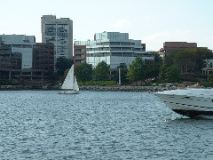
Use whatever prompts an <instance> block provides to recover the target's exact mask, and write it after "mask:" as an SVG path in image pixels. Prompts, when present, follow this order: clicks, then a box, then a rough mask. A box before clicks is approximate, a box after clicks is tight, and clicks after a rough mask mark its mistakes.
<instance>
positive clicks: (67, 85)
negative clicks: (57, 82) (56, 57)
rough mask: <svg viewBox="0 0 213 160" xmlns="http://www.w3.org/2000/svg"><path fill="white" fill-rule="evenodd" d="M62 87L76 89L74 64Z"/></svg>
mask: <svg viewBox="0 0 213 160" xmlns="http://www.w3.org/2000/svg"><path fill="white" fill-rule="evenodd" d="M61 89H69V90H73V89H74V66H72V67H71V69H70V70H69V71H68V73H67V76H66V78H65V80H64V83H63V85H62V86H61Z"/></svg>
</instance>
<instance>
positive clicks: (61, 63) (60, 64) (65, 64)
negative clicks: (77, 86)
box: [56, 57, 72, 76]
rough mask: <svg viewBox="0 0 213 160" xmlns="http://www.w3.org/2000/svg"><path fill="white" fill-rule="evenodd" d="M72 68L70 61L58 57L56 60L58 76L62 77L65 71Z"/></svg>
mask: <svg viewBox="0 0 213 160" xmlns="http://www.w3.org/2000/svg"><path fill="white" fill-rule="evenodd" d="M71 66H72V61H71V60H69V59H67V58H64V57H60V58H58V59H57V62H56V71H57V73H58V75H60V76H61V75H64V73H65V71H66V70H67V69H68V68H70V67H71Z"/></svg>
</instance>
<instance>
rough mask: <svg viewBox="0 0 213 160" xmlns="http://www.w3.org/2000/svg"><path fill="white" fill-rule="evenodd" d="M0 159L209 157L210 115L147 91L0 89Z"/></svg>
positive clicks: (212, 139) (212, 154) (212, 150)
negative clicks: (189, 111) (183, 110)
mask: <svg viewBox="0 0 213 160" xmlns="http://www.w3.org/2000/svg"><path fill="white" fill-rule="evenodd" d="M0 159H11V160H14V159H18V160H19V159H20V160H22V159H31V160H43V159H44V160H45V159H48V160H51V159H52V160H69V159H74V160H75V159H86V160H90V159H91V160H102V159H103V160H123V159H124V160H125V159H128V160H132V159H133V160H134V159H135V160H138V159H139V160H141V159H162V160H167V159H186V160H189V159H210V160H211V159H213V121H212V120H192V119H188V118H184V117H182V116H179V115H177V114H176V113H173V112H172V111H170V110H169V109H168V108H167V107H166V106H165V104H164V103H163V102H161V101H160V100H159V99H158V98H157V97H156V96H154V95H153V94H151V93H143V92H89V91H82V92H80V94H78V95H60V94H58V93H57V91H1V92H0Z"/></svg>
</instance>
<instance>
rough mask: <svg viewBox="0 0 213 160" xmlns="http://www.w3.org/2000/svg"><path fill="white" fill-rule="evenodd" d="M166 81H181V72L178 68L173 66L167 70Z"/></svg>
mask: <svg viewBox="0 0 213 160" xmlns="http://www.w3.org/2000/svg"><path fill="white" fill-rule="evenodd" d="M165 80H166V82H170V83H171V82H179V81H180V72H179V71H178V68H177V66H175V65H172V66H169V67H168V68H167V69H166V73H165Z"/></svg>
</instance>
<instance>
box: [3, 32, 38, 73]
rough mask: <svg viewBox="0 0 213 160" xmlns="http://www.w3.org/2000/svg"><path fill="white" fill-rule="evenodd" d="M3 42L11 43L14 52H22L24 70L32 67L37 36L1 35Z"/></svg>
mask: <svg viewBox="0 0 213 160" xmlns="http://www.w3.org/2000/svg"><path fill="white" fill-rule="evenodd" d="M0 39H1V41H2V43H3V44H5V45H10V46H11V49H12V53H21V56H22V66H21V69H22V70H31V69H32V52H33V45H34V44H35V43H36V40H35V36H26V35H0Z"/></svg>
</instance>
